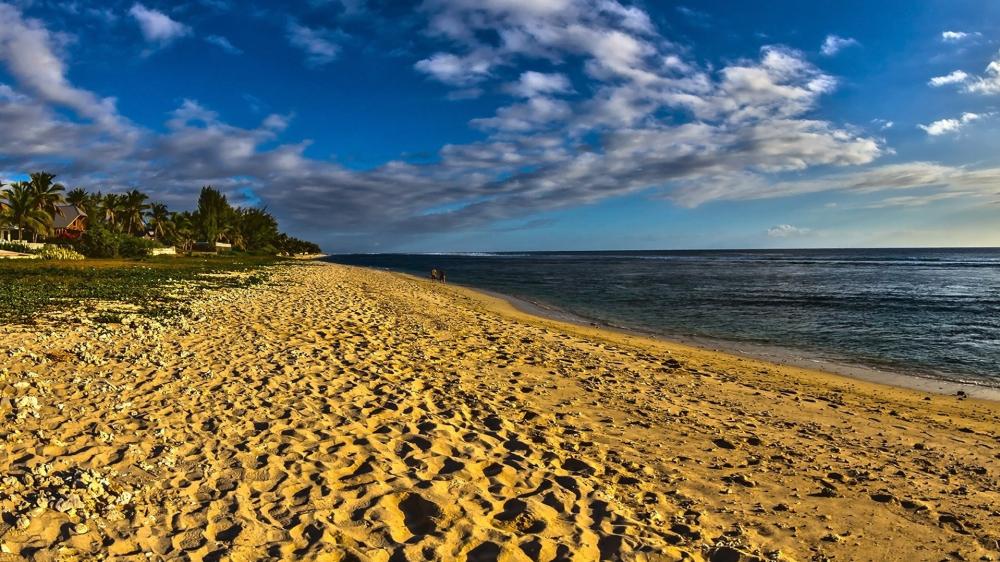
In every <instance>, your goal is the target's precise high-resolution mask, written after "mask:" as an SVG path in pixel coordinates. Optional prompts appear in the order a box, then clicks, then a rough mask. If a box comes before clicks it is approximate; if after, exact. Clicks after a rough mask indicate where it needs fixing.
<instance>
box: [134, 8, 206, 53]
mask: <svg viewBox="0 0 1000 562" xmlns="http://www.w3.org/2000/svg"><path fill="white" fill-rule="evenodd" d="M128 13H129V15H130V16H132V18H133V19H135V21H136V23H138V24H139V29H140V31H142V36H143V37H145V38H146V41H149V42H153V43H160V44H166V43H169V42H171V41H173V40H174V39H177V38H179V37H183V36H185V35H189V34H190V33H191V28H190V27H188V26H186V25H184V24H182V23H180V22H178V21H176V20H173V19H171V18H170V16H168V15H167V14H164V13H163V12H160V11H158V10H153V9H150V8H147V7H146V6H144V5H142V4H139V3H136V4H133V5H132V8H131V9H130V10H129V11H128Z"/></svg>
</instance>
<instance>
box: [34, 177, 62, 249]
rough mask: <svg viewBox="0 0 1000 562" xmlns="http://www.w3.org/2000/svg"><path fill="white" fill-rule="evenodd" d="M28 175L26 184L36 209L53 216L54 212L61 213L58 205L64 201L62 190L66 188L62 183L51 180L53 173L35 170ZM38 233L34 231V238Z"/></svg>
mask: <svg viewBox="0 0 1000 562" xmlns="http://www.w3.org/2000/svg"><path fill="white" fill-rule="evenodd" d="M28 177H29V178H30V179H29V180H28V185H29V186H30V187H31V191H32V192H33V193H34V195H35V205H37V206H38V209H39V210H40V211H42V212H44V213H47V214H48V215H49V216H50V217H53V218H54V217H55V216H56V214H62V211H61V210H60V209H59V205H60V204H62V203H63V202H64V201H65V199H64V198H63V192H64V191H66V188H65V187H63V185H62V184H59V183H55V181H53V180H55V179H56V176H55V174H50V173H48V172H35V173H33V174H31V175H30V176H28ZM50 222H51V221H50ZM38 234H39V232H38V231H35V233H34V236H35V239H36V240H37V239H38Z"/></svg>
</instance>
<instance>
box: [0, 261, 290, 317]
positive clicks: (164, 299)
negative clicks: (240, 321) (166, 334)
mask: <svg viewBox="0 0 1000 562" xmlns="http://www.w3.org/2000/svg"><path fill="white" fill-rule="evenodd" d="M277 263H281V260H277V259H275V258H268V257H251V256H228V257H222V256H217V257H181V258H150V259H147V260H141V261H140V260H134V261H133V260H85V261H66V262H51V261H42V260H10V261H9V262H5V263H4V264H3V267H0V323H9V322H22V323H23V322H34V321H36V320H38V319H39V318H40V315H42V314H45V313H49V314H52V315H53V316H52V318H65V319H66V321H75V320H76V319H77V318H79V317H80V316H89V317H90V318H91V319H92V320H96V321H100V322H115V321H118V320H119V319H120V318H121V316H122V315H123V314H127V313H134V314H140V315H144V316H154V317H164V316H167V317H169V316H174V315H178V314H184V313H186V312H187V311H188V304H187V303H188V302H189V300H190V298H191V296H192V295H193V294H194V293H196V292H198V291H202V290H205V289H207V288H221V287H245V286H249V285H252V284H256V283H260V282H261V281H263V280H264V279H265V278H266V275H265V273H266V270H267V268H268V267H269V266H272V265H274V264H277Z"/></svg>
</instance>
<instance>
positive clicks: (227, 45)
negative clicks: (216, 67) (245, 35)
mask: <svg viewBox="0 0 1000 562" xmlns="http://www.w3.org/2000/svg"><path fill="white" fill-rule="evenodd" d="M205 41H207V42H209V43H211V44H213V45H215V46H216V47H219V48H220V49H222V50H223V51H225V52H227V53H229V54H231V55H239V54H242V53H243V50H242V49H240V48H239V47H237V46H235V45H233V44H232V43H231V42H230V41H229V39H226V38H225V37H223V36H221V35H209V36H208V37H206V38H205Z"/></svg>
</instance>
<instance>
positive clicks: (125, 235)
mask: <svg viewBox="0 0 1000 562" xmlns="http://www.w3.org/2000/svg"><path fill="white" fill-rule="evenodd" d="M55 178H56V176H55V175H53V174H50V173H47V172H36V173H33V174H30V176H29V179H28V181H18V182H13V183H11V184H10V185H8V186H6V189H3V190H2V191H0V227H2V226H4V225H7V226H8V227H13V228H15V229H16V230H17V239H18V240H19V241H28V240H31V241H39V240H40V239H41V240H45V241H48V242H54V243H63V244H69V245H72V246H73V247H74V248H75V249H76V250H77V251H79V252H80V253H82V254H84V255H86V256H88V257H117V256H126V257H128V256H133V255H145V254H148V253H149V249H150V248H152V247H157V246H161V245H165V246H174V247H176V248H177V249H178V250H179V251H181V252H190V251H192V250H193V249H196V245H198V244H206V245H208V246H211V247H213V248H214V246H215V244H216V243H220V242H221V243H227V244H231V245H232V247H233V249H234V250H238V251H242V252H247V253H251V254H288V255H291V254H311V253H319V251H320V249H319V246H317V245H316V244H314V243H312V242H307V241H304V240H299V239H297V238H294V237H292V236H288V235H287V234H285V233H283V232H280V231H279V230H278V221H277V220H276V219H275V218H274V216H273V215H271V214H270V213H268V212H267V210H265V209H258V208H254V207H234V206H232V205H230V204H229V202H228V201H227V200H226V196H225V195H224V194H223V193H221V192H220V191H218V190H217V189H215V188H213V187H211V186H205V187H203V188H202V189H201V193H200V195H199V197H198V205H197V208H196V209H195V210H194V211H171V210H170V209H169V208H167V206H166V205H165V204H163V203H157V202H152V201H151V200H150V198H149V196H148V195H146V194H145V193H143V192H141V191H139V190H138V189H132V190H129V191H127V192H125V193H106V194H105V193H101V192H100V191H96V192H90V191H87V190H85V189H82V188H77V189H72V190H69V191H67V190H66V188H65V187H64V186H63V185H61V184H59V183H56V181H55ZM4 187H5V186H4V184H2V183H0V189H2V188H4ZM66 204H70V205H75V206H76V207H78V208H80V210H82V211H83V212H84V213H86V214H87V228H86V230H85V232H84V233H83V234H82V235H81V236H79V237H78V238H65V237H64V238H56V232H55V228H54V226H53V225H54V221H55V218H56V216H57V214H58V213H60V212H61V210H60V205H66Z"/></svg>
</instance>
